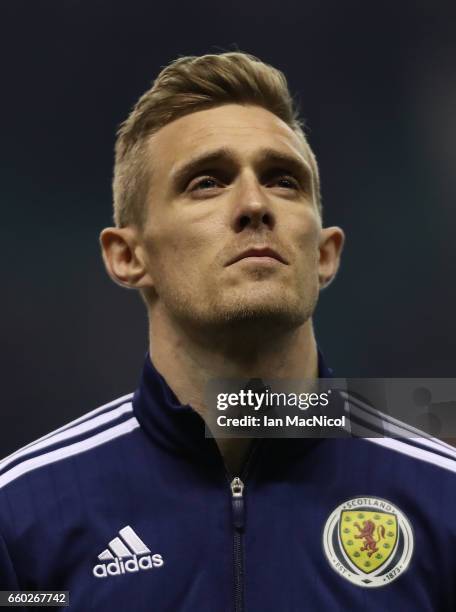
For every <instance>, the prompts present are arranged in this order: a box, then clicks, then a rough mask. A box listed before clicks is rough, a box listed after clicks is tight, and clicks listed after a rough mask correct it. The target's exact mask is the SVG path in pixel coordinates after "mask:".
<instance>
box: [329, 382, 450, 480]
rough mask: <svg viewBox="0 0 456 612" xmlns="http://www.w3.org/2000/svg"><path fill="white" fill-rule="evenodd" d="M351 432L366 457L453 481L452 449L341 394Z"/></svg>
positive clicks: (347, 395)
mask: <svg viewBox="0 0 456 612" xmlns="http://www.w3.org/2000/svg"><path fill="white" fill-rule="evenodd" d="M341 395H342V397H343V398H344V400H345V412H346V413H347V414H348V416H349V422H350V426H351V428H352V430H353V431H352V433H353V434H354V435H355V436H357V437H361V438H363V440H364V441H365V443H366V445H365V446H366V448H367V449H368V451H369V452H370V454H375V455H377V456H379V457H382V458H383V460H386V461H388V462H389V463H391V462H393V463H394V464H395V465H400V464H403V465H408V466H410V467H411V468H413V467H415V468H416V469H420V468H422V469H423V470H425V471H428V470H431V472H432V473H433V474H441V475H442V476H444V477H445V476H448V477H449V478H451V479H455V478H456V448H455V447H453V446H451V445H449V444H447V443H446V442H443V441H442V440H440V439H438V438H435V437H433V436H431V435H429V434H427V433H426V432H424V431H422V430H419V429H417V428H415V427H413V426H410V425H408V424H407V423H404V422H402V421H400V420H398V419H396V418H394V417H392V416H391V415H389V414H385V413H384V412H381V411H379V410H377V409H375V408H374V407H373V406H371V405H369V404H368V403H366V402H364V401H363V400H361V399H360V398H358V397H356V396H354V395H352V394H349V393H345V392H341Z"/></svg>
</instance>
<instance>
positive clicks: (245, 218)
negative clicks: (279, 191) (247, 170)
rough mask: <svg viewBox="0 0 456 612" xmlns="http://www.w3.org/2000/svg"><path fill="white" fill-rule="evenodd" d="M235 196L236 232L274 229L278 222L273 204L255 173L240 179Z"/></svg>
mask: <svg viewBox="0 0 456 612" xmlns="http://www.w3.org/2000/svg"><path fill="white" fill-rule="evenodd" d="M233 196H234V216H233V226H234V230H235V231H236V232H241V231H243V230H245V229H247V228H248V229H252V230H261V229H270V230H271V229H273V227H274V226H275V221H276V220H275V215H274V213H273V211H272V208H271V202H270V200H269V198H268V195H267V193H266V192H265V191H264V188H263V187H262V185H261V184H260V183H259V181H258V178H257V177H256V176H254V175H253V173H252V174H249V175H245V176H242V177H240V179H239V184H238V186H237V189H235V190H234V193H233Z"/></svg>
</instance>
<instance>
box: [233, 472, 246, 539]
mask: <svg viewBox="0 0 456 612" xmlns="http://www.w3.org/2000/svg"><path fill="white" fill-rule="evenodd" d="M230 486H231V495H232V504H233V524H234V526H235V527H236V529H238V530H239V531H242V530H243V529H244V518H245V517H244V514H245V509H244V496H243V493H244V483H243V482H242V480H241V479H240V478H239V477H238V476H236V478H233V480H232V481H231V485H230Z"/></svg>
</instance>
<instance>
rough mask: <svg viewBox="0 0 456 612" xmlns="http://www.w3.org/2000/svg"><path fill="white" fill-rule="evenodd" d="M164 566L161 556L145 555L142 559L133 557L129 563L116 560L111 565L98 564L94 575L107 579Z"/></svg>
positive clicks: (94, 569)
mask: <svg viewBox="0 0 456 612" xmlns="http://www.w3.org/2000/svg"><path fill="white" fill-rule="evenodd" d="M163 564H164V561H163V557H162V556H161V555H158V554H155V555H144V556H142V557H137V556H136V555H134V556H133V558H132V559H128V561H122V560H121V559H115V560H114V561H111V563H98V565H95V567H94V568H93V575H94V576H95V577H96V578H106V577H107V576H118V575H120V574H126V573H133V572H139V571H140V570H148V569H153V568H154V567H161V566H162V565H163Z"/></svg>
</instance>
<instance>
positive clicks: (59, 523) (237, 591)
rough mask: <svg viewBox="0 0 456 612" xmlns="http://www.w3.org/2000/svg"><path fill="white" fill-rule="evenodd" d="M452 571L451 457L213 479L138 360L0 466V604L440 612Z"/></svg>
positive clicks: (293, 454) (186, 418)
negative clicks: (88, 408)
mask: <svg viewBox="0 0 456 612" xmlns="http://www.w3.org/2000/svg"><path fill="white" fill-rule="evenodd" d="M325 375H328V371H327V370H326V369H325V367H324V364H323V363H320V376H325ZM348 401H349V402H351V403H353V402H355V401H356V400H354V399H353V398H348ZM357 409H358V412H359V414H361V415H363V414H365V415H366V422H367V421H369V423H371V424H372V422H373V421H372V419H373V418H375V417H372V414H370V415H369V407H368V406H363V405H362V404H360V405H358V407H357ZM368 417H369V418H368ZM361 418H362V417H361ZM455 570H456V452H455V450H454V449H453V448H452V447H450V446H448V445H446V444H444V443H441V442H439V441H437V440H433V439H404V440H398V439H395V440H391V439H385V438H372V439H353V438H352V439H288V440H287V439H262V440H256V441H255V442H254V444H253V449H252V452H251V454H250V456H249V459H248V460H247V462H246V466H245V468H244V470H243V472H242V473H241V474H227V472H226V470H225V468H224V464H223V461H222V458H221V455H220V453H219V451H218V448H217V445H216V443H215V441H214V440H213V439H210V438H205V436H204V424H203V420H202V419H201V417H200V416H199V415H198V414H197V413H195V412H194V411H193V410H192V408H191V407H189V406H182V405H180V404H179V402H178V401H177V399H176V397H175V396H174V394H173V393H172V391H171V390H170V388H169V387H168V385H167V384H166V382H165V381H164V379H163V378H162V377H161V376H160V374H159V373H158V372H157V371H156V370H155V369H154V367H153V366H152V364H151V362H150V359H149V358H146V363H145V366H144V371H143V375H142V379H141V383H140V386H139V388H138V390H137V391H136V392H135V393H134V394H131V395H127V396H125V397H122V398H120V399H119V400H117V401H114V402H111V403H110V404H106V405H105V406H102V407H100V408H98V409H97V410H94V411H92V412H89V413H87V414H85V415H84V416H82V417H81V418H79V419H77V420H75V421H73V422H71V423H69V424H68V425H66V426H64V427H62V428H60V429H58V430H57V431H55V432H52V433H51V434H49V435H47V436H45V437H43V438H41V439H40V440H38V441H36V442H33V443H31V444H29V445H28V446H26V447H24V448H22V449H20V450H19V451H16V452H15V453H13V454H12V455H10V456H9V457H7V458H6V459H4V460H3V461H2V462H0V590H13V589H14V590H49V589H52V590H59V589H61V590H68V591H70V609H71V610H75V611H76V610H77V611H81V612H90V611H96V612H105V611H120V612H122V611H134V612H143V611H144V612H145V611H147V612H180V611H185V612H240V611H244V612H304V611H312V612H320V611H322V610H325V611H326V610H330V611H332V610H334V611H337V610H347V611H354V610H355V611H356V610H363V611H364V610H366V611H369V612H378V611H380V610H381V611H382V612H383V611H385V610H388V611H389V612H393V611H398V612H417V611H430V610H433V611H438V612H445V611H450V610H456V585H455V577H456V571H455Z"/></svg>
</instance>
